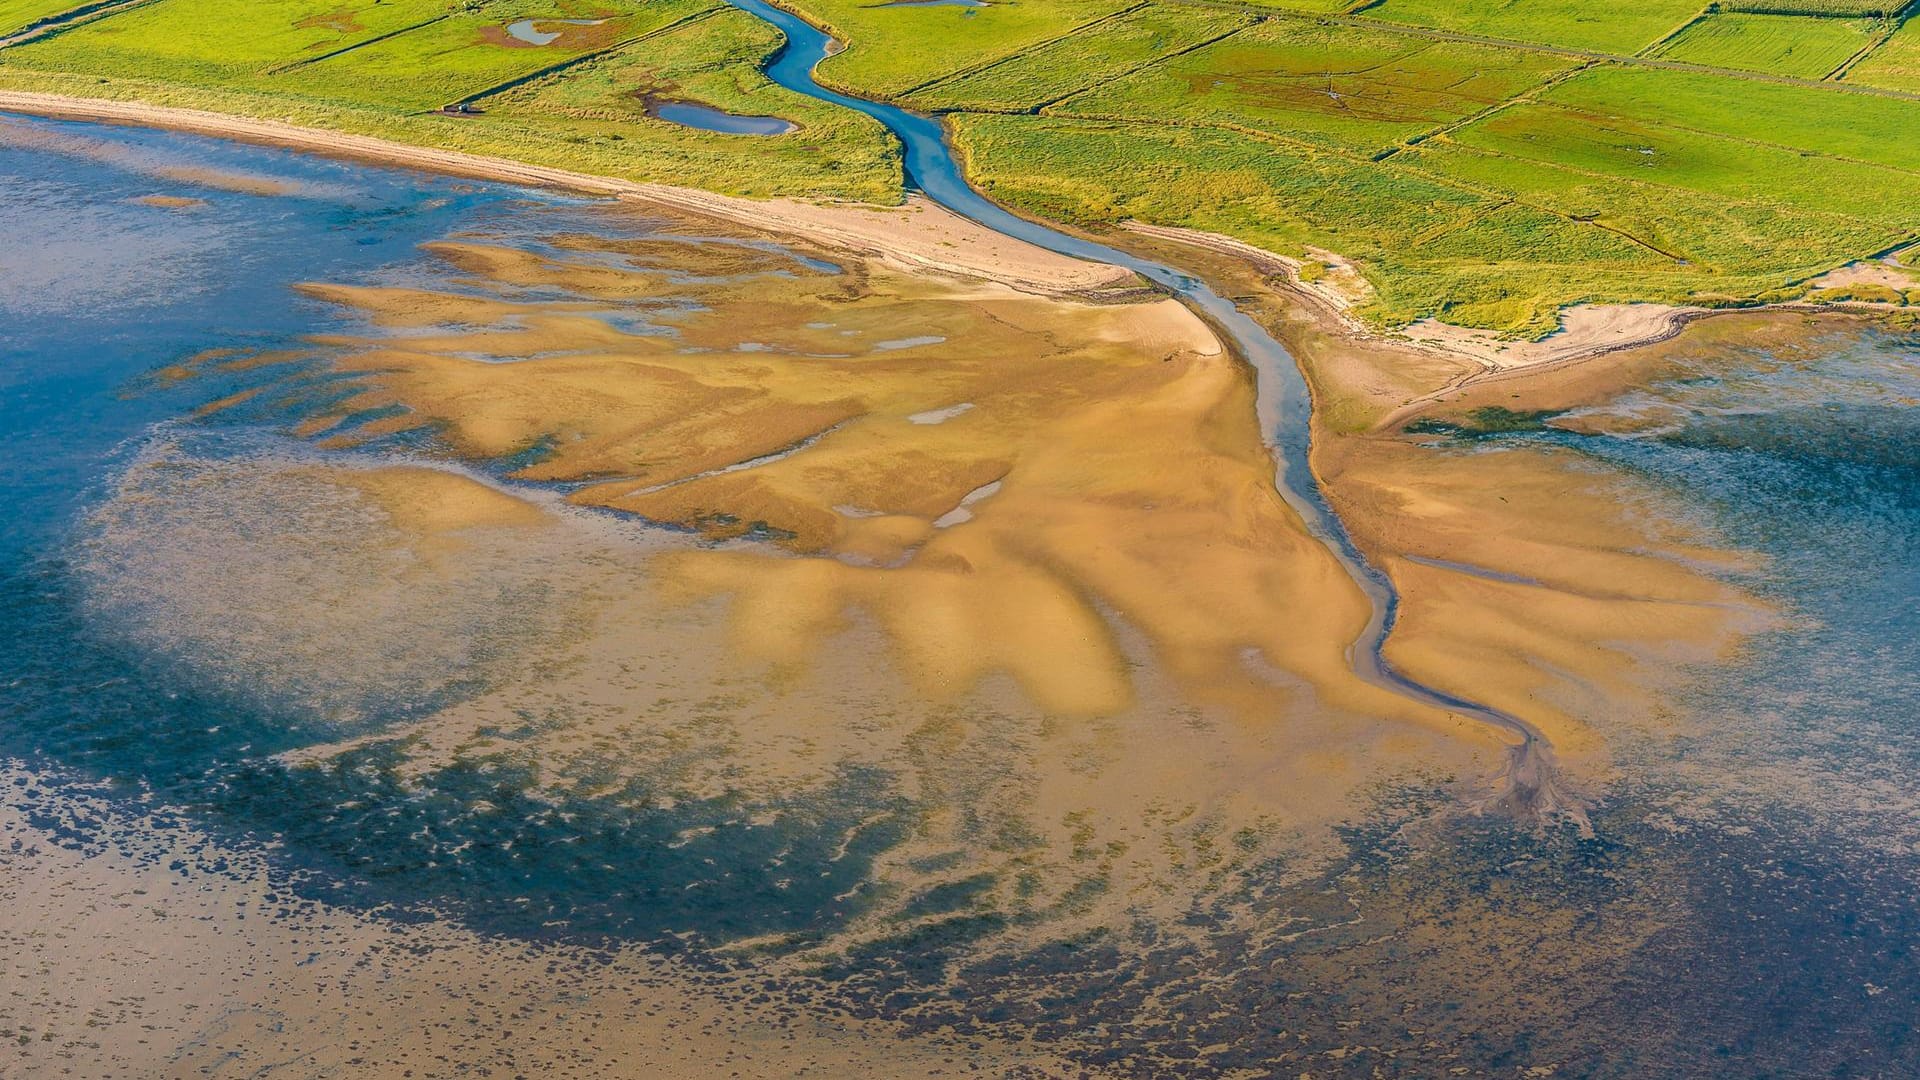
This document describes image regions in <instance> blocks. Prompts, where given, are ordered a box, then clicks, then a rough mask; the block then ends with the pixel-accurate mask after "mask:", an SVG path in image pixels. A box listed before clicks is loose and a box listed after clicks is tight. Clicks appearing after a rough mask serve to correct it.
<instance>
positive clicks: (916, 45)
mask: <svg viewBox="0 0 1920 1080" xmlns="http://www.w3.org/2000/svg"><path fill="white" fill-rule="evenodd" d="M794 6H795V7H797V8H799V9H800V10H803V11H805V12H806V13H807V15H808V16H809V17H810V18H811V19H812V20H813V21H814V22H815V23H817V24H819V25H822V26H826V27H828V28H829V29H831V30H833V32H834V34H835V36H836V37H839V38H840V39H841V40H842V41H845V42H847V43H848V46H847V50H846V51H845V52H843V53H841V54H840V55H838V56H833V57H829V58H828V59H827V61H826V63H824V64H821V65H820V77H821V79H822V80H824V81H826V82H828V83H830V84H834V85H839V86H846V87H858V88H859V89H861V90H863V91H866V92H871V93H879V94H884V95H887V96H890V97H891V96H895V95H900V94H905V93H908V92H910V91H912V90H914V89H916V88H918V87H921V86H925V85H927V84H928V83H930V82H933V81H934V80H936V79H942V78H948V77H951V76H953V75H955V74H957V73H960V72H965V71H971V70H973V69H975V68H979V67H983V66H985V65H987V64H990V63H993V62H994V61H996V60H1001V59H1004V58H1006V57H1009V56H1012V55H1014V54H1015V53H1019V52H1022V51H1024V50H1027V49H1031V48H1034V47H1035V46H1037V45H1041V44H1043V43H1045V42H1049V41H1053V40H1056V39H1059V38H1064V37H1066V36H1067V35H1069V34H1072V33H1074V32H1075V30H1076V29H1077V28H1079V27H1081V26H1084V25H1086V24H1087V23H1090V22H1094V21H1095V20H1098V19H1101V18H1104V17H1106V16H1109V15H1113V14H1115V13H1117V12H1120V11H1123V10H1125V9H1127V8H1129V7H1132V6H1133V4H1132V3H1131V2H1129V0H1046V2H1044V3H1041V2H1022V3H1006V4H992V5H989V6H987V7H980V8H974V7H958V6H954V7H890V6H886V5H884V4H881V5H875V4H874V3H873V0H807V2H806V3H803V4H796V5H794Z"/></svg>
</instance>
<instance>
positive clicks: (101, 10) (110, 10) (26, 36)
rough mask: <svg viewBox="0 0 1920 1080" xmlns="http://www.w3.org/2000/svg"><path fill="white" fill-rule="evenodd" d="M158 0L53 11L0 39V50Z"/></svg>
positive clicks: (104, 1)
mask: <svg viewBox="0 0 1920 1080" xmlns="http://www.w3.org/2000/svg"><path fill="white" fill-rule="evenodd" d="M158 2H159V0H95V2H94V3H91V4H82V5H80V6H79V7H76V8H69V9H68V10H66V11H57V12H54V13H53V14H52V15H47V16H45V17H43V18H39V19H35V20H34V21H33V22H30V23H28V24H27V25H25V26H23V27H21V28H20V29H18V30H16V31H14V32H13V33H12V34H9V35H7V36H6V37H4V38H0V49H10V48H13V47H14V46H16V45H26V44H30V43H32V42H35V41H40V40H42V39H45V38H50V37H54V36H55V35H58V34H62V33H65V32H66V31H68V30H73V29H76V28H78V27H82V26H88V25H91V24H93V23H96V22H99V21H100V20H102V19H109V18H112V17H113V16H115V15H119V14H121V13H123V12H127V11H131V10H133V9H134V8H138V7H146V6H147V5H148V4H154V3H158Z"/></svg>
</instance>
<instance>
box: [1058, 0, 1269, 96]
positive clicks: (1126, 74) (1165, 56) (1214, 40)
mask: <svg viewBox="0 0 1920 1080" xmlns="http://www.w3.org/2000/svg"><path fill="white" fill-rule="evenodd" d="M1260 23H1261V20H1259V19H1254V20H1252V21H1250V22H1244V23H1241V24H1240V25H1239V26H1236V27H1234V28H1233V29H1231V30H1228V31H1226V32H1225V33H1222V34H1216V35H1214V36H1213V37H1210V38H1208V39H1207V40H1205V41H1201V42H1196V43H1194V44H1192V45H1188V46H1187V47H1185V48H1183V49H1175V50H1174V51H1172V52H1170V53H1162V54H1161V55H1159V56H1156V57H1154V58H1152V59H1151V60H1144V61H1142V62H1140V63H1138V64H1135V65H1134V66H1132V67H1130V68H1128V69H1127V70H1125V71H1122V72H1119V73H1118V74H1115V75H1110V76H1107V77H1105V79H1104V80H1103V81H1105V82H1119V81H1120V80H1121V79H1131V78H1133V77H1134V76H1135V75H1138V74H1140V73H1141V72H1143V71H1145V70H1147V69H1148V68H1150V67H1155V66H1157V65H1159V64H1163V63H1165V62H1167V61H1168V60H1172V59H1174V58H1175V57H1180V56H1185V55H1187V54H1188V53H1194V52H1199V51H1200V50H1201V49H1204V48H1206V47H1207V46H1209V45H1218V44H1220V43H1221V42H1223V41H1225V40H1227V39H1228V38H1230V37H1232V36H1233V35H1235V34H1238V33H1241V32H1243V31H1245V30H1248V29H1250V28H1252V27H1255V26H1259V25H1260ZM1098 85H1100V84H1099V83H1094V84H1091V85H1088V86H1082V87H1080V88H1079V89H1077V90H1073V91H1071V92H1069V93H1065V94H1059V95H1056V96H1054V97H1052V98H1050V99H1048V100H1046V101H1042V102H1041V103H1040V104H1038V105H1034V106H1032V107H1031V108H1029V109H1028V110H1027V111H1028V112H1030V113H1032V114H1034V115H1035V116H1038V115H1039V114H1040V113H1041V112H1043V111H1045V110H1047V109H1051V108H1053V107H1054V106H1055V105H1060V104H1064V103H1065V102H1068V101H1071V100H1072V99H1074V98H1077V97H1079V96H1080V95H1081V94H1084V93H1087V92H1089V91H1091V90H1093V89H1094V87H1096V86H1098Z"/></svg>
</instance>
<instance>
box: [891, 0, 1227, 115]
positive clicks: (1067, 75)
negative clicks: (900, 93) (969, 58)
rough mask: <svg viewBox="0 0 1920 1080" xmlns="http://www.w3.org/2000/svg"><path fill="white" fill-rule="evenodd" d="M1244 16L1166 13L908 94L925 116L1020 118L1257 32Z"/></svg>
mask: <svg viewBox="0 0 1920 1080" xmlns="http://www.w3.org/2000/svg"><path fill="white" fill-rule="evenodd" d="M1253 22H1254V17H1253V16H1251V15H1246V14H1242V13H1239V12H1224V11H1208V10H1204V9H1202V10H1191V9H1186V8H1178V7H1169V6H1159V7H1147V8H1143V9H1141V10H1140V11H1138V12H1134V13H1132V14H1128V15H1123V16H1121V17H1120V18H1117V19H1113V20H1110V21H1107V22H1104V23H1101V24H1100V25H1099V26H1096V27H1094V28H1093V29H1091V30H1086V31H1082V32H1080V33H1077V34H1072V35H1069V36H1067V37H1063V38H1058V39H1055V40H1053V41H1050V42H1048V43H1046V44H1044V45H1040V46H1038V47H1036V48H1033V49H1029V50H1027V51H1025V52H1022V53H1019V54H1016V55H1014V56H1012V57H1010V58H1008V59H1006V60H1003V61H1001V62H999V63H996V64H992V65H989V66H987V67H984V68H980V69H977V70H975V71H974V72H972V73H971V74H969V75H964V76H961V77H959V78H954V79H948V80H945V81H942V82H937V83H934V84H933V85H931V86H929V87H927V88H925V89H923V90H920V91H917V92H915V93H913V94H911V95H908V97H907V100H908V101H909V102H911V103H912V104H913V105H915V106H916V107H919V108H923V109H945V108H966V109H974V110H984V109H1005V110H1008V111H1020V110H1027V109H1032V108H1036V107H1039V106H1041V105H1044V104H1049V103H1052V102H1056V101H1059V100H1060V99H1062V98H1065V97H1068V96H1070V95H1072V94H1075V93H1079V92H1081V91H1085V90H1089V89H1093V88H1095V87H1099V86H1102V85H1106V84H1109V83H1111V81H1112V80H1114V79H1117V78H1121V77H1124V76H1126V75H1127V74H1128V73H1129V72H1133V71H1135V70H1137V69H1139V68H1140V67H1141V66H1143V65H1146V64H1149V63H1151V62H1153V61H1155V60H1157V59H1159V58H1161V57H1165V56H1170V55H1173V54H1176V53H1179V52H1181V51H1182V50H1186V49H1191V48H1193V47H1195V46H1197V45H1201V44H1203V43H1205V42H1208V41H1212V40H1215V39H1217V38H1220V37H1222V36H1224V35H1228V34H1232V33H1235V32H1236V31H1239V30H1243V29H1245V28H1246V27H1248V26H1251V25H1253Z"/></svg>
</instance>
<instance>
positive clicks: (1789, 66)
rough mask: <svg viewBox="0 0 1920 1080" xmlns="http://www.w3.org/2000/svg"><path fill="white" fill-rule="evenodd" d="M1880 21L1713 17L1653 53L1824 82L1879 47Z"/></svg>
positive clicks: (1790, 17)
mask: <svg viewBox="0 0 1920 1080" xmlns="http://www.w3.org/2000/svg"><path fill="white" fill-rule="evenodd" d="M1881 26H1882V24H1881V22H1880V21H1879V20H1877V19H1821V18H1812V17H1808V16H1803V15H1740V14H1731V13H1729V14H1724V15H1710V16H1708V17H1706V18H1704V19H1701V20H1700V21H1699V22H1697V23H1694V24H1693V25H1692V26H1689V27H1687V28H1686V29H1685V30H1683V31H1681V32H1680V33H1679V34H1677V35H1675V36H1674V37H1673V38H1671V39H1670V40H1668V41H1665V42H1662V43H1661V45H1660V47H1659V48H1657V49H1654V50H1653V51H1652V52H1650V53H1648V54H1647V55H1649V56H1654V57H1659V58H1660V59H1663V60H1680V61H1684V62H1686V63H1689V64H1707V65H1710V66H1713V67H1728V68H1738V69H1740V70H1742V71H1763V72H1768V73H1770V74H1774V75H1794V76H1798V77H1799V78H1803V79H1821V78H1825V77H1826V76H1827V75H1828V73H1830V72H1832V71H1834V70H1835V69H1837V68H1838V67H1840V65H1842V64H1844V63H1846V62H1847V60H1848V58H1849V57H1851V56H1853V54H1855V53H1857V52H1859V51H1860V50H1861V49H1864V48H1866V47H1867V46H1868V45H1870V44H1872V43H1873V39H1874V38H1875V37H1876V36H1877V35H1878V34H1879V33H1880V30H1881Z"/></svg>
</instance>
